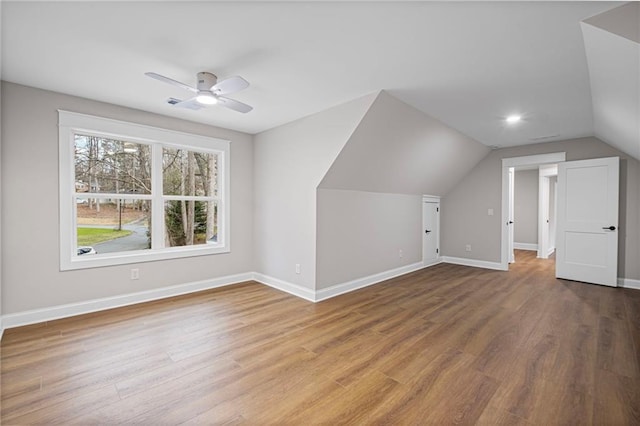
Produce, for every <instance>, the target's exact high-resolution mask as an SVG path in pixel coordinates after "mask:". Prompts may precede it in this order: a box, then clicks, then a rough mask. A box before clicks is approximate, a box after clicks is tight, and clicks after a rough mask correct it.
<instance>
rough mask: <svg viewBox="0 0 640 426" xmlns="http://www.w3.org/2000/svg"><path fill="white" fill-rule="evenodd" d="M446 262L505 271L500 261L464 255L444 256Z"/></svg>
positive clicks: (443, 259)
mask: <svg viewBox="0 0 640 426" xmlns="http://www.w3.org/2000/svg"><path fill="white" fill-rule="evenodd" d="M442 261H443V262H444V263H452V264H454V265H462V266H473V267H474V268H483V269H495V270H497V271H504V270H505V269H504V268H503V267H502V264H501V263H500V262H488V261H486V260H476V259H466V258H464V257H450V256H442Z"/></svg>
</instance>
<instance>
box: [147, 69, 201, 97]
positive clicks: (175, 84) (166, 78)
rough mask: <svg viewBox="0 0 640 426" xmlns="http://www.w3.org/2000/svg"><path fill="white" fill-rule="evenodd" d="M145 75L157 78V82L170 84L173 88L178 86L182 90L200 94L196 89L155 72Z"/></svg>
mask: <svg viewBox="0 0 640 426" xmlns="http://www.w3.org/2000/svg"><path fill="white" fill-rule="evenodd" d="M144 75H146V76H147V77H151V78H155V79H156V80H159V81H163V82H165V83H169V84H171V85H172V86H177V87H180V88H182V89H185V90H189V91H190V92H194V93H197V92H198V90H196V89H195V88H194V87H191V86H188V85H186V84H184V83H180V82H179V81H177V80H174V79H172V78H169V77H165V76H164V75H160V74H156V73H155V72H146V73H144Z"/></svg>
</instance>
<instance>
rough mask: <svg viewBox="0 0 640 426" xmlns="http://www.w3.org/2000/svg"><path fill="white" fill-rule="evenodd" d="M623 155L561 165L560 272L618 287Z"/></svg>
mask: <svg viewBox="0 0 640 426" xmlns="http://www.w3.org/2000/svg"><path fill="white" fill-rule="evenodd" d="M618 171H619V158H618V157H611V158H597V159H594V160H583V161H569V162H566V163H560V164H559V166H558V186H557V189H558V205H557V211H558V218H557V219H558V222H557V229H556V233H557V237H556V245H557V247H556V250H557V251H556V277H558V278H565V279H569V280H575V281H584V282H587V283H594V284H604V285H608V286H613V287H615V286H616V285H617V277H618V273H617V272H618V180H619V176H618Z"/></svg>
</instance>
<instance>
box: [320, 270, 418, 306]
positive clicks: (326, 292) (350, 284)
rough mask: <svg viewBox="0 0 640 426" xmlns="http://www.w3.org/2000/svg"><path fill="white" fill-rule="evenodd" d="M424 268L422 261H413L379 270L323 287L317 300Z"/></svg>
mask: <svg viewBox="0 0 640 426" xmlns="http://www.w3.org/2000/svg"><path fill="white" fill-rule="evenodd" d="M422 268H424V264H423V263H422V262H416V263H412V264H411V265H405V266H401V267H399V268H395V269H389V270H388V271H384V272H379V273H377V274H373V275H369V276H367V277H363V278H358V279H355V280H352V281H347V282H345V283H341V284H336V285H334V286H331V287H327V288H323V289H320V290H317V291H316V294H315V301H316V302H320V301H321V300H326V299H330V298H332V297H335V296H339V295H341V294H344V293H349V292H351V291H354V290H358V289H360V288H363V287H368V286H370V285H374V284H377V283H379V282H381V281H384V280H388V279H390V278H394V277H397V276H399V275H404V274H408V273H409V272H413V271H417V270H418V269H422Z"/></svg>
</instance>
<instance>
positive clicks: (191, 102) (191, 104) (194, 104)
mask: <svg viewBox="0 0 640 426" xmlns="http://www.w3.org/2000/svg"><path fill="white" fill-rule="evenodd" d="M174 106H177V107H180V108H187V109H192V110H195V111H197V110H199V109H202V108H204V105H202V104H201V103H199V102H198V101H196V98H191V99H187V100H186V101H182V102H178V103H177V104H174Z"/></svg>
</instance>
